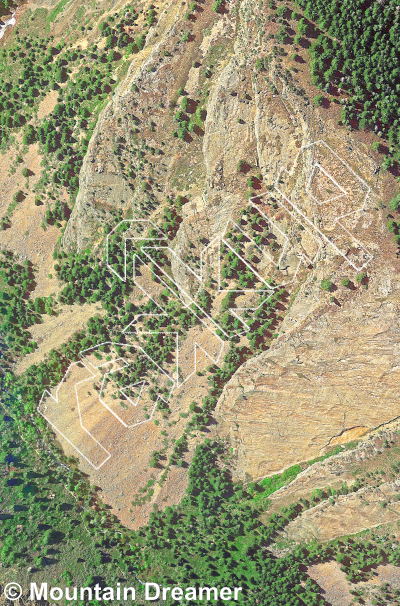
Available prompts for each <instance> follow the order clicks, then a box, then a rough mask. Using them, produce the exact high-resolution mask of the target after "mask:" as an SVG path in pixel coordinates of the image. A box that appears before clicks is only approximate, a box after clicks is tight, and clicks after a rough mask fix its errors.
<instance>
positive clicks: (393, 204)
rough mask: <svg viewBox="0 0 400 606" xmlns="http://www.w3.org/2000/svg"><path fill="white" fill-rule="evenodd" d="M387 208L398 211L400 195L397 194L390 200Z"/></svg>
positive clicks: (399, 208)
mask: <svg viewBox="0 0 400 606" xmlns="http://www.w3.org/2000/svg"><path fill="white" fill-rule="evenodd" d="M389 208H390V210H393V211H398V210H400V194H397V196H395V197H394V198H392V199H391V200H390V202H389Z"/></svg>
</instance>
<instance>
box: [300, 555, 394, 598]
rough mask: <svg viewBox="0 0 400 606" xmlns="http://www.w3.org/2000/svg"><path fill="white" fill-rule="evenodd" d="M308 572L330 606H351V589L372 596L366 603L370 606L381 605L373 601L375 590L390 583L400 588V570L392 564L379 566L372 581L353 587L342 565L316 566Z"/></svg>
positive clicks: (391, 585)
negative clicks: (341, 568)
mask: <svg viewBox="0 0 400 606" xmlns="http://www.w3.org/2000/svg"><path fill="white" fill-rule="evenodd" d="M307 572H308V574H309V575H310V577H311V578H312V579H314V581H315V582H316V583H318V585H319V586H320V587H321V590H322V591H321V594H322V596H323V597H324V599H325V600H326V601H327V602H328V604H330V606H349V605H350V603H351V600H352V597H353V596H352V594H351V593H350V589H362V590H363V592H365V595H366V596H370V599H371V601H370V600H369V599H368V598H367V600H366V601H365V602H364V603H365V604H367V605H368V606H369V605H372V604H379V602H377V601H372V600H373V593H374V590H376V589H377V588H378V587H379V586H380V585H383V584H384V583H388V584H389V586H390V587H392V588H394V589H397V588H398V587H400V568H398V567H397V566H393V565H392V564H386V565H380V566H377V567H376V568H375V569H374V571H373V578H372V579H371V580H369V581H367V582H365V583H357V584H351V585H350V584H349V583H348V582H347V580H346V574H345V573H344V572H343V571H342V570H340V564H339V563H338V562H335V561H332V562H324V563H323V564H314V565H313V566H310V567H309V568H308V570H307ZM385 603H386V602H385ZM393 606H395V604H394V603H393Z"/></svg>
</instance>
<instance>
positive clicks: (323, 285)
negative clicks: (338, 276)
mask: <svg viewBox="0 0 400 606" xmlns="http://www.w3.org/2000/svg"><path fill="white" fill-rule="evenodd" d="M332 286H333V282H331V281H330V280H329V278H324V279H323V280H321V288H322V290H326V291H327V292H329V291H330V290H331V288H332Z"/></svg>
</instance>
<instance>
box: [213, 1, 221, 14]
mask: <svg viewBox="0 0 400 606" xmlns="http://www.w3.org/2000/svg"><path fill="white" fill-rule="evenodd" d="M222 4H223V0H215V2H214V4H213V7H212V9H213V11H214V13H219V11H220V10H221V7H222Z"/></svg>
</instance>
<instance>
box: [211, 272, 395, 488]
mask: <svg viewBox="0 0 400 606" xmlns="http://www.w3.org/2000/svg"><path fill="white" fill-rule="evenodd" d="M387 280H388V278H386V277H385V276H382V275H381V274H380V272H379V271H378V273H377V274H375V275H373V277H371V279H370V283H369V289H370V290H368V291H366V290H360V291H359V292H358V293H357V294H356V295H355V296H354V297H353V298H352V299H349V300H347V301H344V302H343V304H342V306H341V307H338V306H337V305H335V304H332V303H331V304H330V305H329V306H328V305H327V304H325V305H323V304H321V305H320V306H318V307H317V308H316V309H315V310H314V311H313V312H312V313H310V316H309V317H308V318H307V319H305V320H303V321H302V323H301V325H300V326H299V327H298V328H296V329H292V330H291V331H290V332H289V333H287V334H285V335H283V336H282V337H280V338H279V340H278V341H277V342H275V344H274V346H273V347H271V349H270V350H269V351H267V352H265V353H263V354H261V355H259V356H258V357H256V358H254V359H252V360H250V361H249V362H247V363H246V364H245V365H244V366H242V367H241V368H240V369H239V370H238V372H237V373H236V374H235V375H234V377H233V378H232V379H231V381H230V382H229V383H228V385H227V386H226V387H225V389H224V392H223V394H222V396H221V399H220V401H219V403H218V407H217V411H216V416H217V421H218V424H219V425H218V432H219V433H220V434H221V435H229V437H230V438H231V440H232V443H233V445H234V448H235V449H236V453H237V469H236V472H237V474H238V475H239V476H241V477H242V478H245V477H247V476H250V477H252V478H260V477H263V476H266V475H269V474H271V473H273V472H277V471H279V470H281V469H283V468H285V467H287V466H289V465H292V464H294V463H296V462H299V461H304V460H307V459H311V458H314V457H316V456H318V455H320V454H321V453H322V452H324V450H326V448H327V447H329V446H330V445H332V444H334V443H338V442H340V438H339V439H338V436H341V435H343V441H344V442H345V441H348V440H349V437H348V436H346V432H348V431H349V430H352V429H353V430H354V429H355V428H360V433H362V432H363V431H366V430H368V429H371V428H373V427H377V426H379V425H382V424H384V423H387V422H389V421H390V420H392V419H395V418H397V417H398V416H400V401H399V393H398V382H399V379H400V349H399V347H400V322H399V302H400V299H399V297H400V290H399V281H398V280H399V276H398V274H397V275H396V276H395V278H394V280H393V278H392V280H393V282H392V285H391V287H390V288H389V290H390V292H388V291H387ZM382 292H385V293H386V294H385V295H384V296H382V294H381V296H379V294H380V293H382ZM301 298H302V296H301V294H300V297H299V299H300V300H299V302H298V305H299V307H300V305H301ZM294 307H295V306H294ZM295 312H296V309H293V310H291V312H289V315H290V317H288V318H287V320H288V322H287V324H289V323H292V322H293V316H294V315H295ZM284 326H285V323H284Z"/></svg>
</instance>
